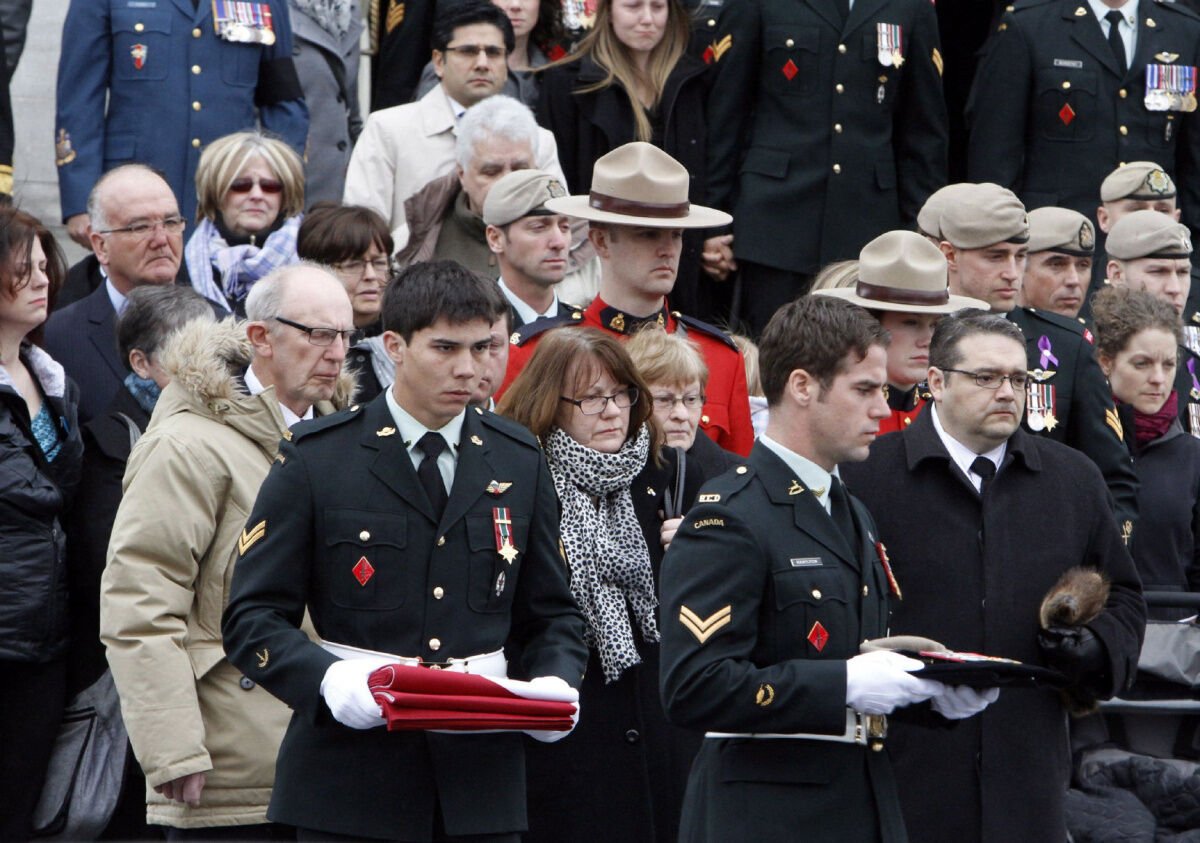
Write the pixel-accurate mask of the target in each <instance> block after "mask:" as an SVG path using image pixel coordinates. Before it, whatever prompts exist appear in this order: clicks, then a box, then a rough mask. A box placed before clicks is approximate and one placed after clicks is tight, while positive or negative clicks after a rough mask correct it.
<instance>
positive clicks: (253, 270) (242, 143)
mask: <svg viewBox="0 0 1200 843" xmlns="http://www.w3.org/2000/svg"><path fill="white" fill-rule="evenodd" d="M196 199H197V204H196V220H197V223H196V230H195V231H194V232H193V233H192V236H191V237H190V238H189V239H188V242H187V246H185V247H184V250H183V256H184V260H185V261H186V263H187V270H188V277H189V278H191V280H192V286H193V287H194V288H195V289H196V291H197V292H198V293H200V294H201V295H202V296H204V297H205V298H206V299H208V300H209V301H212V302H215V303H216V304H219V305H220V306H221V307H223V308H225V309H226V310H232V311H233V312H234V313H236V314H238V315H239V316H240V315H243V313H244V308H245V301H246V296H247V294H249V292H250V288H251V287H252V286H254V282H255V281H257V280H258V279H260V278H262V277H264V276H266V275H267V274H268V273H270V272H271V270H273V269H278V268H279V267H281V266H288V265H289V264H293V263H295V262H296V261H297V260H298V258H297V257H296V233H297V231H298V230H299V229H300V221H301V220H302V219H303V212H304V164H303V163H302V162H301V161H300V157H299V156H298V155H296V153H295V152H293V151H292V148H291V147H290V146H288V145H287V144H286V143H284V142H283V141H281V140H276V139H275V138H272V137H268V136H267V135H265V134H263V133H261V132H257V131H255V132H235V133H234V134H232V135H226V136H225V137H223V138H218V139H217V140H215V141H213V142H212V143H210V144H209V145H208V146H207V147H205V149H204V152H202V153H201V154H200V164H199V166H197V168H196Z"/></svg>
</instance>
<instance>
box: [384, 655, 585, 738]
mask: <svg viewBox="0 0 1200 843" xmlns="http://www.w3.org/2000/svg"><path fill="white" fill-rule="evenodd" d="M367 686H368V687H369V688H370V689H371V693H372V694H373V695H374V697H375V701H376V702H378V703H379V705H380V707H381V708H382V709H383V714H384V717H385V718H386V719H387V724H388V730H389V731H398V730H412V729H443V730H447V731H471V732H476V731H498V730H506V731H507V730H512V731H525V730H540V731H551V732H555V731H562V732H565V731H568V730H570V729H571V727H572V725H573V724H572V715H574V713H575V708H576V706H575V703H576V702H577V701H578V699H579V695H578V693H577V692H576V691H574V690H573V689H571V688H570V687H568V686H565V685H564V686H563V688H562V689H548V688H547V687H546V686H544V685H534V684H532V683H529V682H521V681H518V680H515V679H507V678H503V677H489V676H482V675H479V674H472V673H453V672H450V671H445V670H430V669H429V668H424V667H410V666H407V665H399V664H395V665H385V666H384V667H381V668H379V669H378V670H376V671H375V672H374V673H372V674H371V675H370V676H369V677H368V678H367Z"/></svg>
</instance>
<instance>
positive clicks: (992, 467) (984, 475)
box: [971, 457, 996, 498]
mask: <svg viewBox="0 0 1200 843" xmlns="http://www.w3.org/2000/svg"><path fill="white" fill-rule="evenodd" d="M971 471H972V472H974V473H975V474H978V475H979V497H981V498H982V497H983V496H984V495H986V494H987V490H988V484H989V483H991V482H992V478H993V477H995V476H996V464H995V463H994V462H992V461H991V460H989V459H988V458H987V457H976V458H975V462H973V463H971Z"/></svg>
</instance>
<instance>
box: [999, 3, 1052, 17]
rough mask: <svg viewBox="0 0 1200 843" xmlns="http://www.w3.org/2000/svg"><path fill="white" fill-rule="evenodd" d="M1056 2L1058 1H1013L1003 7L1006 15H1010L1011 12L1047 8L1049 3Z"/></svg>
mask: <svg viewBox="0 0 1200 843" xmlns="http://www.w3.org/2000/svg"><path fill="white" fill-rule="evenodd" d="M1057 2H1058V0H1013V2H1011V3H1009V4H1008V5H1006V6H1005V7H1004V12H1005V13H1006V14H1011V13H1012V12H1023V11H1025V10H1026V9H1034V8H1036V7H1038V6H1047V5H1049V4H1051V3H1057Z"/></svg>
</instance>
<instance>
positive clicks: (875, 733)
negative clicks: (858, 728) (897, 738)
mask: <svg viewBox="0 0 1200 843" xmlns="http://www.w3.org/2000/svg"><path fill="white" fill-rule="evenodd" d="M863 719H864V720H865V721H866V727H867V742H868V743H869V744H870V746H871V749H873V750H875V751H876V752H879V751H880V750H882V749H883V740H884V738H886V737H887V732H888V722H887V715H885V714H868V715H866V716H865V717H864V718H863Z"/></svg>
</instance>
